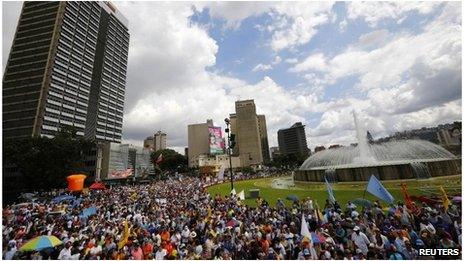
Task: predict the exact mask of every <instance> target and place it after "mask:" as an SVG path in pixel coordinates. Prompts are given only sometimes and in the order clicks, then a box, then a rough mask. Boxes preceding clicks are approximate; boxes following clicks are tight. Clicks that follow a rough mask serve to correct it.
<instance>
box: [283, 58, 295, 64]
mask: <svg viewBox="0 0 464 261" xmlns="http://www.w3.org/2000/svg"><path fill="white" fill-rule="evenodd" d="M285 62H286V63H289V64H294V63H297V62H298V59H297V58H289V59H285Z"/></svg>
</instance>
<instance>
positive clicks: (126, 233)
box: [118, 220, 130, 249]
mask: <svg viewBox="0 0 464 261" xmlns="http://www.w3.org/2000/svg"><path fill="white" fill-rule="evenodd" d="M129 234H130V232H129V225H128V224H127V220H125V221H124V231H123V232H122V236H121V241H119V243H118V249H121V248H123V247H124V245H126V243H127V240H129Z"/></svg>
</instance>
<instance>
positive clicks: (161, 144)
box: [153, 131, 166, 151]
mask: <svg viewBox="0 0 464 261" xmlns="http://www.w3.org/2000/svg"><path fill="white" fill-rule="evenodd" d="M153 142H154V145H155V151H158V150H164V149H166V133H164V132H161V131H158V132H156V133H155V135H154V136H153Z"/></svg>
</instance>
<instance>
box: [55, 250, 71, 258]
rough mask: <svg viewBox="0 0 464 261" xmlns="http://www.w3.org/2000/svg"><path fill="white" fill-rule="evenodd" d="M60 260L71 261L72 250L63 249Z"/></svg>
mask: <svg viewBox="0 0 464 261" xmlns="http://www.w3.org/2000/svg"><path fill="white" fill-rule="evenodd" d="M58 259H59V260H69V259H71V248H69V249H67V248H63V249H62V250H61V251H60V255H59V256H58Z"/></svg>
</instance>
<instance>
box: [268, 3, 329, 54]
mask: <svg viewBox="0 0 464 261" xmlns="http://www.w3.org/2000/svg"><path fill="white" fill-rule="evenodd" d="M333 4H334V3H333V2H312V3H310V4H309V3H307V2H280V3H278V4H277V5H276V6H275V8H274V9H273V12H274V13H273V17H275V20H276V22H275V24H274V25H273V27H271V29H272V31H273V35H272V40H271V47H272V49H273V50H274V51H280V50H283V49H287V48H294V47H298V46H301V45H303V44H306V43H308V42H309V41H310V40H311V39H312V37H313V36H314V35H316V33H317V32H318V30H317V27H319V26H320V25H323V24H326V23H328V22H330V21H331V17H333V16H334V15H335V13H332V6H333Z"/></svg>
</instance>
